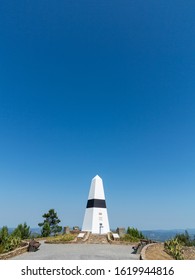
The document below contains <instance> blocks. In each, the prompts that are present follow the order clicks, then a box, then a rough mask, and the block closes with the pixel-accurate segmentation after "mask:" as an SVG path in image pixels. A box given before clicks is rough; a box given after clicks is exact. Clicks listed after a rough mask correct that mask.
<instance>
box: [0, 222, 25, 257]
mask: <svg viewBox="0 0 195 280" xmlns="http://www.w3.org/2000/svg"><path fill="white" fill-rule="evenodd" d="M15 234H16V233H15ZM17 234H19V233H18V231H17ZM20 243H21V238H20V236H18V235H14V234H13V233H12V234H9V232H8V228H7V227H6V226H4V227H3V228H2V229H1V231H0V253H1V254H2V253H6V252H9V251H11V250H14V249H15V248H17V247H18V246H19V245H20Z"/></svg>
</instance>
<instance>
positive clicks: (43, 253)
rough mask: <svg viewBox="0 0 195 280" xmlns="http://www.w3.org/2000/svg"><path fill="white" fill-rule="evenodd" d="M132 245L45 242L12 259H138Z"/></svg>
mask: <svg viewBox="0 0 195 280" xmlns="http://www.w3.org/2000/svg"><path fill="white" fill-rule="evenodd" d="M139 257H140V255H139V254H133V249H132V246H130V245H110V244H45V243H44V242H41V246H40V249H39V250H38V251H36V252H27V253H24V254H22V255H19V256H16V257H13V258H11V259H12V260H138V259H139Z"/></svg>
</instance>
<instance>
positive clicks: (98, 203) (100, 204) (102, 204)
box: [86, 199, 106, 208]
mask: <svg viewBox="0 0 195 280" xmlns="http://www.w3.org/2000/svg"><path fill="white" fill-rule="evenodd" d="M92 207H96V208H106V201H105V200H104V199H89V200H88V201H87V207H86V208H92Z"/></svg>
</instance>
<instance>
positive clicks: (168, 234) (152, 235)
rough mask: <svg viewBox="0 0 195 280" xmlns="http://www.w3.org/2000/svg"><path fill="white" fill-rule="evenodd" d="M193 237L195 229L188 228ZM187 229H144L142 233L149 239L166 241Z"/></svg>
mask: <svg viewBox="0 0 195 280" xmlns="http://www.w3.org/2000/svg"><path fill="white" fill-rule="evenodd" d="M186 230H187V231H188V233H189V235H190V237H191V238H194V236H195V229H186ZM184 232H185V229H173V230H142V233H143V234H144V235H145V236H146V237H148V238H149V239H152V240H155V241H161V242H164V241H165V240H168V239H171V238H173V237H174V236H175V235H176V234H178V233H184Z"/></svg>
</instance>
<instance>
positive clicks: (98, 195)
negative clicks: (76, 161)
mask: <svg viewBox="0 0 195 280" xmlns="http://www.w3.org/2000/svg"><path fill="white" fill-rule="evenodd" d="M82 231H90V232H92V233H96V234H106V233H108V232H110V226H109V222H108V213H107V208H106V201H105V195H104V187H103V182H102V179H101V178H100V177H99V176H98V175H97V176H95V177H94V178H93V179H92V181H91V187H90V191H89V196H88V201H87V206H86V210H85V216H84V220H83V226H82Z"/></svg>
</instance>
